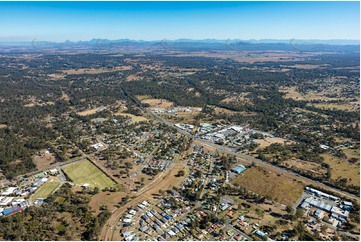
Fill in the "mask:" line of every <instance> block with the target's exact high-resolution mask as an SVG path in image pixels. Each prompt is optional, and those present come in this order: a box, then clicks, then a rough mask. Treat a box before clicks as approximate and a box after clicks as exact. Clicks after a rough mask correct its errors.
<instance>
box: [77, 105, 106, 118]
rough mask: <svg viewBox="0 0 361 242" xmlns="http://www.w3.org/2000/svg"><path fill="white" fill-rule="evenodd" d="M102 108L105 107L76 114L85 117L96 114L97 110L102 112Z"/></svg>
mask: <svg viewBox="0 0 361 242" xmlns="http://www.w3.org/2000/svg"><path fill="white" fill-rule="evenodd" d="M104 108H105V107H98V108H93V109H89V110H85V111H82V112H78V113H77V114H78V115H80V116H87V115H91V114H95V113H96V112H98V111H99V110H102V109H104Z"/></svg>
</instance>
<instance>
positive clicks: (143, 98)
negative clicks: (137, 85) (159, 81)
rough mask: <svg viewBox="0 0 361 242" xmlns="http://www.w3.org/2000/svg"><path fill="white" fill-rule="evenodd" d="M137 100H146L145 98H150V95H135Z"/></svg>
mask: <svg viewBox="0 0 361 242" xmlns="http://www.w3.org/2000/svg"><path fill="white" fill-rule="evenodd" d="M135 97H136V98H137V99H138V100H139V101H143V100H146V99H151V98H152V97H151V96H149V95H136V96H135Z"/></svg>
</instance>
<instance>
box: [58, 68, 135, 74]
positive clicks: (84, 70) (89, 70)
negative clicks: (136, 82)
mask: <svg viewBox="0 0 361 242" xmlns="http://www.w3.org/2000/svg"><path fill="white" fill-rule="evenodd" d="M131 69H132V67H131V66H117V67H115V68H80V69H70V70H61V72H63V73H65V74H67V75H81V74H99V73H107V72H113V71H128V70H131Z"/></svg>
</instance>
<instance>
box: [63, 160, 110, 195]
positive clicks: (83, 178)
mask: <svg viewBox="0 0 361 242" xmlns="http://www.w3.org/2000/svg"><path fill="white" fill-rule="evenodd" d="M62 170H63V171H64V173H65V174H66V175H67V176H68V177H69V178H70V179H71V181H72V182H73V183H75V184H77V185H83V184H86V183H87V184H89V185H90V186H91V187H98V188H99V189H103V188H105V187H111V186H113V185H114V184H115V183H114V182H113V181H112V180H111V179H110V178H109V177H107V176H106V175H105V174H104V173H103V172H102V171H101V170H99V169H98V168H97V167H96V166H95V165H93V164H92V163H91V162H90V161H88V160H84V161H80V162H76V163H73V164H70V165H67V166H65V167H63V168H62Z"/></svg>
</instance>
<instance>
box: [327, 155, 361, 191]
mask: <svg viewBox="0 0 361 242" xmlns="http://www.w3.org/2000/svg"><path fill="white" fill-rule="evenodd" d="M343 151H344V152H345V151H346V150H343ZM351 152H352V151H346V152H345V154H346V155H347V156H348V157H350V158H351V156H352V157H355V154H357V152H355V154H350V153H351ZM359 153H360V150H358V154H359ZM321 156H322V157H323V158H324V159H325V163H327V164H329V165H330V167H331V178H332V179H337V178H338V177H342V178H348V179H351V180H349V181H348V182H349V183H351V184H354V185H360V165H356V164H351V163H350V162H348V161H347V160H341V159H339V158H337V157H334V156H331V155H329V154H322V155H321ZM358 157H359V156H357V158H358Z"/></svg>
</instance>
